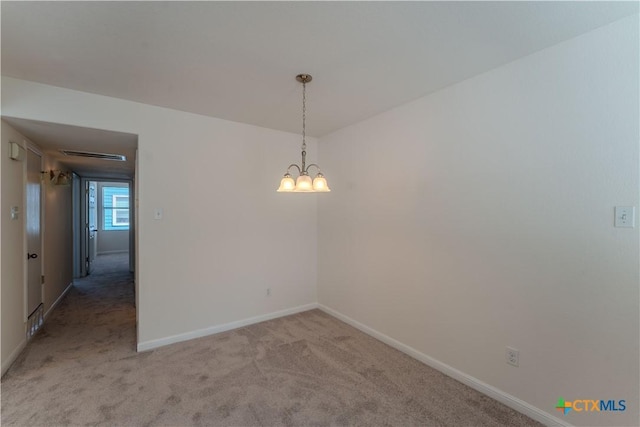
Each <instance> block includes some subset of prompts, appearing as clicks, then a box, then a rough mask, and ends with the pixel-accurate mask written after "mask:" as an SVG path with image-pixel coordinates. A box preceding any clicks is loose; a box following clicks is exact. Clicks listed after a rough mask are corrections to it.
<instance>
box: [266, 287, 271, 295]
mask: <svg viewBox="0 0 640 427" xmlns="http://www.w3.org/2000/svg"><path fill="white" fill-rule="evenodd" d="M267 296H268V297H270V296H271V288H267Z"/></svg>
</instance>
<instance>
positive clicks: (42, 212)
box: [22, 140, 45, 323]
mask: <svg viewBox="0 0 640 427" xmlns="http://www.w3.org/2000/svg"><path fill="white" fill-rule="evenodd" d="M24 143H25V145H26V147H25V148H26V150H30V151H32V152H34V153H35V154H37V155H38V157H40V167H39V168H38V169H40V172H41V174H40V249H39V252H40V253H39V254H38V258H37V259H38V260H39V261H38V262H39V263H40V276H41V277H42V274H43V272H44V266H45V255H44V234H45V230H44V224H45V221H44V216H45V203H44V202H45V194H44V193H45V188H44V185H43V180H42V171H43V164H44V163H43V162H44V154H43V153H42V150H41V149H40V147H38V146H37V145H35V144H33V143H32V142H30V141H26V140H25V141H24ZM28 159H29V155H28V153H27V155H26V156H25V161H24V163H23V168H22V206H24V213H23V215H24V227H23V228H22V242H23V243H22V244H23V247H24V248H25V249H28V243H29V242H28V239H27V211H28V208H27V184H28V176H27V174H28V166H27V165H28V162H29V160H28ZM22 256H26V251H25V252H24V253H23V254H22ZM23 259H24V258H23ZM22 265H23V271H22V277H23V279H24V280H23V299H24V305H23V308H22V310H23V320H24V322H25V323H26V322H28V320H29V315H30V314H31V313H29V263H28V262H23V263H22ZM43 302H44V283H42V279H40V304H42V303H43Z"/></svg>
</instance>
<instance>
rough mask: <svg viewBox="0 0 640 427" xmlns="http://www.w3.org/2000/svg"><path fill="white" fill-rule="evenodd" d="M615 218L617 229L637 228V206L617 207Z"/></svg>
mask: <svg viewBox="0 0 640 427" xmlns="http://www.w3.org/2000/svg"><path fill="white" fill-rule="evenodd" d="M615 216H616V219H615V222H614V225H615V226H616V227H625V228H634V227H635V226H636V208H635V206H616V208H615Z"/></svg>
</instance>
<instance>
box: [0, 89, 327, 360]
mask: <svg viewBox="0 0 640 427" xmlns="http://www.w3.org/2000/svg"><path fill="white" fill-rule="evenodd" d="M2 112H3V114H5V115H7V116H10V117H19V118H28V119H34V120H42V121H47V122H53V123H62V124H69V125H76V126H84V127H89V128H97V129H105V130H113V131H122V132H129V133H133V134H137V135H138V153H139V157H138V175H137V177H136V179H137V185H138V193H137V194H136V199H137V201H138V204H139V205H138V211H137V213H138V215H139V217H138V229H137V230H138V238H139V241H138V246H137V250H138V263H139V265H138V268H137V275H138V276H137V281H138V283H137V285H138V297H139V304H138V305H137V308H138V343H139V345H140V344H142V347H146V348H148V347H149V346H150V345H153V344H154V343H163V342H166V340H167V339H169V337H171V336H173V335H180V334H188V333H190V332H193V331H195V330H198V329H203V328H210V327H212V326H217V325H223V324H226V323H229V322H234V321H240V320H243V319H247V318H252V317H255V316H262V315H268V314H269V313H274V312H277V311H279V310H285V309H290V308H294V307H298V306H302V305H305V304H309V303H313V302H315V301H316V280H317V269H316V265H317V232H316V230H317V228H316V201H315V199H316V196H315V195H308V196H309V197H306V196H307V195H304V196H303V197H300V195H290V194H279V193H276V191H275V189H276V188H277V187H278V184H279V182H280V178H281V176H282V174H283V173H284V171H285V169H286V167H287V166H288V165H289V164H290V163H292V162H294V161H296V160H297V159H298V156H299V147H300V142H301V141H300V137H299V136H298V135H295V134H290V133H285V132H279V131H274V130H269V129H264V128H259V127H255V126H249V125H244V124H240V123H234V122H229V121H224V120H219V119H213V118H209V117H204V116H198V115H195V114H189V113H184V112H179V111H175V110H169V109H164V108H159V107H153V106H149V105H144V104H138V103H134V102H129V101H123V100H119V99H115V98H109V97H103V96H98V95H93V94H88V93H82V92H77V91H72V90H67V89H61V88H56V87H52V86H47V85H41V84H36V83H31V82H26V81H21V80H16V79H12V78H6V77H4V78H3V79H2ZM315 149H316V143H315V140H311V141H309V153H310V155H312V156H313V153H314V152H315V151H316V150H315ZM155 208H162V209H163V211H164V218H163V219H162V220H154V219H153V216H154V215H153V213H154V209H155ZM3 254H4V249H3ZM3 256H4V255H3ZM267 287H270V288H271V291H272V295H271V296H270V297H268V298H267V297H266V288H267ZM182 336H185V335H182Z"/></svg>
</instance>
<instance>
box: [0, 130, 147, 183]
mask: <svg viewBox="0 0 640 427" xmlns="http://www.w3.org/2000/svg"><path fill="white" fill-rule="evenodd" d="M2 120H4V121H6V122H7V123H9V124H10V125H11V126H13V127H14V128H15V129H16V130H17V131H18V132H20V133H21V134H22V135H24V136H26V137H27V138H29V139H30V140H31V141H34V142H36V143H37V144H38V146H39V147H40V148H41V149H42V151H43V152H45V153H47V154H49V156H50V157H52V158H54V159H56V160H58V161H59V162H60V163H61V164H62V167H64V168H67V169H69V170H72V171H74V172H76V173H77V174H79V175H80V176H83V177H85V178H101V179H132V178H133V176H134V169H135V159H136V148H137V146H138V137H137V135H132V134H129V133H121V132H111V131H105V130H98V129H88V128H83V127H77V126H69V125H62V124H57V123H46V122H39V121H35V120H25V119H16V118H13V117H2ZM61 149H66V150H79V151H91V152H94V153H106V154H121V155H124V156H125V157H126V158H127V160H126V161H124V162H119V161H114V160H100V159H90V158H85V157H69V156H66V155H64V154H62V153H61V152H60V151H59V150H61Z"/></svg>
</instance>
